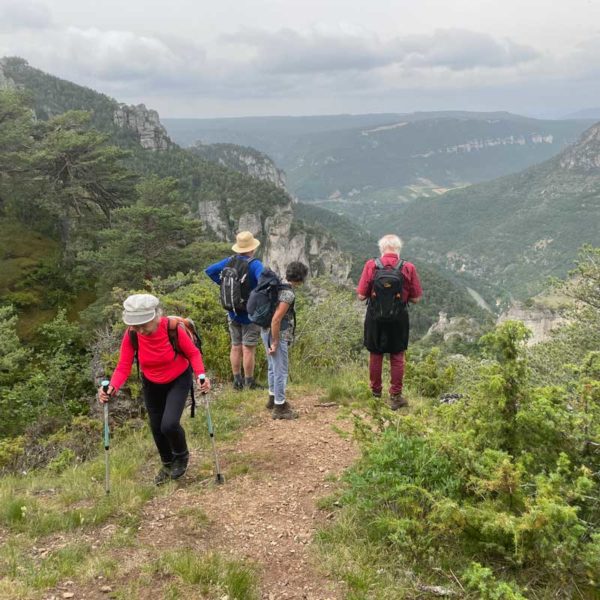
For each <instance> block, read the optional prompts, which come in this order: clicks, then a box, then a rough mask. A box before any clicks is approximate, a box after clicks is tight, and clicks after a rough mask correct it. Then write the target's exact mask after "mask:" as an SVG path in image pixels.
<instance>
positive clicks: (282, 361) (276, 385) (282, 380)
mask: <svg viewBox="0 0 600 600" xmlns="http://www.w3.org/2000/svg"><path fill="white" fill-rule="evenodd" d="M260 336H261V337H262V341H263V344H264V345H265V350H266V351H267V363H268V365H269V394H272V395H273V396H275V404H283V403H284V402H285V386H286V384H287V378H288V343H287V341H286V340H281V339H280V340H279V346H277V350H276V352H275V354H269V341H270V338H271V331H270V330H266V331H264V330H263V331H262V332H261V334H260Z"/></svg>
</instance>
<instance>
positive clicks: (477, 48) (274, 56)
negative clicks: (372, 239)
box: [222, 29, 539, 73]
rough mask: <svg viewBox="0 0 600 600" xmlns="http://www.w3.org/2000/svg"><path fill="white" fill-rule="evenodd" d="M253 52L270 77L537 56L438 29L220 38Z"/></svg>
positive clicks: (483, 37)
mask: <svg viewBox="0 0 600 600" xmlns="http://www.w3.org/2000/svg"><path fill="white" fill-rule="evenodd" d="M222 39H223V41H226V42H228V43H231V44H241V45H244V46H247V47H249V48H250V49H251V51H252V52H253V54H254V60H253V64H254V66H255V67H256V68H257V69H260V70H262V71H264V72H270V73H313V72H330V71H344V70H357V71H368V70H372V69H376V68H380V67H385V66H391V65H400V66H404V67H407V68H430V67H445V68H448V69H451V70H454V71H463V70H469V69H474V68H479V67H483V68H492V69H493V68H500V67H511V66H515V65H518V64H521V63H524V62H528V61H531V60H532V59H534V58H537V57H538V56H539V55H538V53H537V52H536V51H535V50H534V49H533V48H531V47H529V46H524V45H520V44H517V43H515V42H512V41H511V40H496V39H495V38H493V37H492V36H490V35H487V34H484V33H478V32H474V31H468V30H461V29H440V30H436V31H435V32H434V33H433V34H431V35H419V36H405V37H396V38H394V39H391V40H387V41H381V40H379V39H378V38H377V37H375V36H358V35H350V34H331V33H329V34H326V33H322V32H318V31H312V32H309V33H303V34H301V33H299V32H296V31H293V30H289V29H284V30H280V31H277V32H265V31H260V30H244V31H241V32H239V33H237V34H235V35H231V34H230V35H227V36H223V38H222Z"/></svg>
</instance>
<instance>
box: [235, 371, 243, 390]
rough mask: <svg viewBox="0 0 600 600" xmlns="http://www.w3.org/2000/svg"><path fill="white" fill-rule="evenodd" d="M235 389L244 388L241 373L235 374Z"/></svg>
mask: <svg viewBox="0 0 600 600" xmlns="http://www.w3.org/2000/svg"><path fill="white" fill-rule="evenodd" d="M233 389H234V390H238V391H239V390H243V389H244V380H243V379H242V376H241V375H234V376H233Z"/></svg>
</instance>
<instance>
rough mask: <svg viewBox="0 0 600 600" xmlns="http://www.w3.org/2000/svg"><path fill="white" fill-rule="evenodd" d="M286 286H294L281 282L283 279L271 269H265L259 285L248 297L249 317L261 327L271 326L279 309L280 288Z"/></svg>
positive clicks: (259, 279)
mask: <svg viewBox="0 0 600 600" xmlns="http://www.w3.org/2000/svg"><path fill="white" fill-rule="evenodd" d="M285 288H289V289H291V288H292V286H291V285H288V284H284V283H281V279H279V277H278V276H277V274H276V273H275V272H274V271H272V270H271V269H267V268H265V269H263V272H262V273H261V275H260V277H259V278H258V284H257V286H256V287H255V288H254V289H253V290H252V291H251V292H250V296H249V297H248V303H247V304H246V307H247V310H248V318H249V319H250V320H251V321H252V322H253V323H256V324H257V325H260V326H261V327H265V328H267V327H271V320H272V319H273V315H274V314H275V310H276V309H277V304H278V297H279V290H281V289H285Z"/></svg>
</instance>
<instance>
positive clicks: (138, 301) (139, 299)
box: [123, 294, 158, 325]
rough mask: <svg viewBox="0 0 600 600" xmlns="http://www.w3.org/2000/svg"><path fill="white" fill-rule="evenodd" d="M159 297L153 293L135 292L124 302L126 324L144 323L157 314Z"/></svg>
mask: <svg viewBox="0 0 600 600" xmlns="http://www.w3.org/2000/svg"><path fill="white" fill-rule="evenodd" d="M157 307H158V298H157V297H156V296H153V295H152V294H133V296H129V297H128V298H127V300H125V302H123V308H124V309H125V310H124V311H123V321H124V322H125V324H126V325H143V324H144V323H149V322H150V321H152V319H154V317H155V316H156V309H157Z"/></svg>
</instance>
